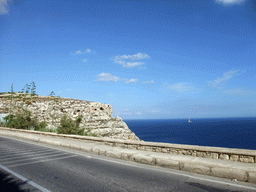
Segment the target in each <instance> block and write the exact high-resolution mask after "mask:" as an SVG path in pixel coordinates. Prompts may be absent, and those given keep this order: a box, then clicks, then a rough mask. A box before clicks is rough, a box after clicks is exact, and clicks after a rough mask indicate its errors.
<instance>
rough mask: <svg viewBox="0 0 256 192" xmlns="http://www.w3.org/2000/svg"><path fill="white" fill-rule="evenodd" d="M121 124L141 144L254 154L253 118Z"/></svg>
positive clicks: (254, 122) (254, 121)
mask: <svg viewBox="0 0 256 192" xmlns="http://www.w3.org/2000/svg"><path fill="white" fill-rule="evenodd" d="M190 120H191V123H188V119H160V120H159V119H152V120H123V121H124V122H125V123H126V124H127V125H128V127H129V128H130V130H131V131H133V132H134V133H135V134H136V135H137V136H138V137H139V138H140V139H142V140H143V141H150V142H161V143H171V144H185V145H199V146H211V147H225V148H237V149H250V150H256V117H248V118H245V117H241V118H201V119H193V118H191V119H190Z"/></svg>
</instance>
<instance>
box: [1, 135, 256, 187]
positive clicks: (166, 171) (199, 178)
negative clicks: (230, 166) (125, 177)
mask: <svg viewBox="0 0 256 192" xmlns="http://www.w3.org/2000/svg"><path fill="white" fill-rule="evenodd" d="M0 137H1V136H0ZM10 139H13V140H15V138H10ZM24 140H25V139H24ZM21 142H24V143H29V144H35V145H38V146H41V145H44V144H45V143H40V144H37V143H32V141H30V142H29V141H23V140H22V141H21ZM34 142H35V141H34ZM43 147H45V146H43ZM48 147H49V148H51V149H55V150H60V151H64V150H62V149H56V148H54V147H50V146H47V148H48ZM60 147H64V146H60ZM73 150H75V149H73ZM68 152H70V153H73V154H78V155H81V156H85V157H87V158H94V159H99V160H102V161H109V162H112V163H117V164H122V165H127V166H131V167H137V168H142V169H152V170H154V171H160V172H165V173H171V174H174V175H181V176H185V177H190V178H192V179H198V180H203V181H209V182H213V183H220V184H224V185H231V186H235V187H241V188H246V189H252V190H256V188H255V187H249V186H243V185H239V184H234V183H228V182H224V181H216V180H212V179H205V178H201V177H197V176H192V175H188V174H185V173H177V172H173V171H170V170H160V169H156V168H154V167H150V168H148V167H142V166H137V165H133V164H127V163H121V162H118V161H113V160H108V159H103V158H100V157H91V156H89V155H85V154H82V153H79V152H74V151H70V150H68ZM84 153H85V152H84ZM120 160H121V159H120ZM133 163H135V162H133ZM8 167H9V166H8ZM10 167H11V166H10Z"/></svg>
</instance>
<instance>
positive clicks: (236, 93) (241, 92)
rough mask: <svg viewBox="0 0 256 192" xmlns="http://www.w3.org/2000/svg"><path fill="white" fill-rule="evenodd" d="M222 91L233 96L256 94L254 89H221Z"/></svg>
mask: <svg viewBox="0 0 256 192" xmlns="http://www.w3.org/2000/svg"><path fill="white" fill-rule="evenodd" d="M222 92H223V94H226V95H234V96H247V97H252V96H256V89H255V90H251V89H241V88H236V89H227V90H223V91H222Z"/></svg>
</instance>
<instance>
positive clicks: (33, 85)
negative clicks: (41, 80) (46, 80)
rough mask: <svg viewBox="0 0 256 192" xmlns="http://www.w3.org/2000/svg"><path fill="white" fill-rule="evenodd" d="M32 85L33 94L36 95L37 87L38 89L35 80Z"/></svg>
mask: <svg viewBox="0 0 256 192" xmlns="http://www.w3.org/2000/svg"><path fill="white" fill-rule="evenodd" d="M31 85H32V88H31V94H32V95H33V96H34V95H35V94H36V91H35V89H36V85H35V82H34V81H33V82H32V83H31Z"/></svg>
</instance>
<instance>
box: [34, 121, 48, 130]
mask: <svg viewBox="0 0 256 192" xmlns="http://www.w3.org/2000/svg"><path fill="white" fill-rule="evenodd" d="M46 126H47V124H46V122H45V121H43V122H40V123H39V124H38V125H36V126H35V131H38V130H45V129H46Z"/></svg>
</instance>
